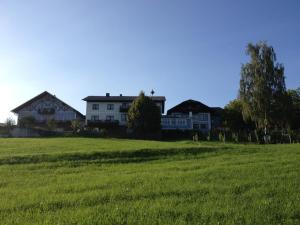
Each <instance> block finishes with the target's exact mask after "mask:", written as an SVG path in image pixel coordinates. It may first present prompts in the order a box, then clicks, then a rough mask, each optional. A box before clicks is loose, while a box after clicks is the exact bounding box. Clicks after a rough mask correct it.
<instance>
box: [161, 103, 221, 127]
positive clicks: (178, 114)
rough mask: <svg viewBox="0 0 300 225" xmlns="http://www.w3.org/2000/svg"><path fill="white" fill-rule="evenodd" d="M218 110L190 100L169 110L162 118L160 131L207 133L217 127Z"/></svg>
mask: <svg viewBox="0 0 300 225" xmlns="http://www.w3.org/2000/svg"><path fill="white" fill-rule="evenodd" d="M220 110H221V109H220V108H216V107H209V106H207V105H204V104H203V103H201V102H198V101H195V100H191V99H190V100H187V101H184V102H182V103H180V104H178V105H176V106H174V107H173V108H171V109H169V110H168V112H167V115H166V116H162V119H161V125H162V129H163V130H199V131H201V132H208V131H209V130H211V128H212V127H217V126H219V121H220V114H219V113H218V111H220Z"/></svg>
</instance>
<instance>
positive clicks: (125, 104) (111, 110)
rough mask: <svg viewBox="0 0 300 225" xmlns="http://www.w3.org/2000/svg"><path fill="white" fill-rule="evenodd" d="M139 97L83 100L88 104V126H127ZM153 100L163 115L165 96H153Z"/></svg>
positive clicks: (108, 96)
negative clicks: (133, 106)
mask: <svg viewBox="0 0 300 225" xmlns="http://www.w3.org/2000/svg"><path fill="white" fill-rule="evenodd" d="M137 97H138V96H123V95H122V94H120V95H119V96H111V95H110V94H109V93H106V95H105V96H87V97H86V98H84V99H82V100H83V101H85V102H86V124H89V125H91V124H100V123H116V124H119V125H120V126H126V124H127V112H128V109H129V107H130V105H131V104H132V102H133V101H134V99H135V98H137ZM151 99H152V100H153V101H154V102H155V103H156V105H157V106H158V107H159V108H160V110H161V113H164V110H165V101H166V98H165V97H164V96H151Z"/></svg>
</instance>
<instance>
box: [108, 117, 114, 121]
mask: <svg viewBox="0 0 300 225" xmlns="http://www.w3.org/2000/svg"><path fill="white" fill-rule="evenodd" d="M106 120H108V121H113V120H114V116H106Z"/></svg>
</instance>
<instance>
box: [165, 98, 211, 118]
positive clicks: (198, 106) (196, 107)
mask: <svg viewBox="0 0 300 225" xmlns="http://www.w3.org/2000/svg"><path fill="white" fill-rule="evenodd" d="M189 112H193V113H200V112H213V109H212V108H210V107H209V106H207V105H205V104H203V103H202V102H199V101H195V100H192V99H189V100H186V101H184V102H182V103H180V104H178V105H176V106H174V107H173V108H171V109H169V110H168V112H167V115H170V114H171V113H189Z"/></svg>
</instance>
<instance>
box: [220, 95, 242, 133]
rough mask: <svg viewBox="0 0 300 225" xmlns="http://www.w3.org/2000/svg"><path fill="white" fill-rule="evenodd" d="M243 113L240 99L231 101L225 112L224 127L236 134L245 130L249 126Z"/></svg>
mask: <svg viewBox="0 0 300 225" xmlns="http://www.w3.org/2000/svg"><path fill="white" fill-rule="evenodd" d="M242 111H243V105H242V102H241V101H240V100H239V99H235V100H233V101H230V102H229V103H228V104H227V105H226V106H225V107H224V110H223V122H224V126H225V127H228V128H229V129H230V130H231V131H234V132H239V131H241V130H245V129H246V128H247V127H248V126H247V124H246V122H245V121H244V119H243V114H242Z"/></svg>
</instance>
